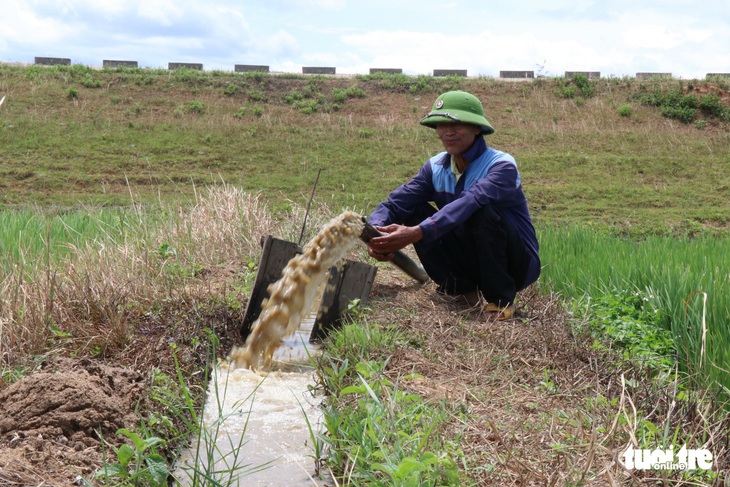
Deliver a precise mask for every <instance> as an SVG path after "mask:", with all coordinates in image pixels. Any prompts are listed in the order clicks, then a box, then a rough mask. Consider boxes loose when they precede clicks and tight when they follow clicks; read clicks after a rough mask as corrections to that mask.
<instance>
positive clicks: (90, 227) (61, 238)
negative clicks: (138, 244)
mask: <svg viewBox="0 0 730 487" xmlns="http://www.w3.org/2000/svg"><path fill="white" fill-rule="evenodd" d="M129 217H130V212H129V209H128V208H121V207H120V208H112V209H106V210H105V209H101V208H86V209H83V210H82V209H78V210H74V211H67V212H59V211H54V210H53V209H50V210H48V209H42V208H36V209H34V210H8V209H0V277H3V276H4V274H6V273H8V272H9V271H10V269H11V268H12V267H13V266H16V265H20V266H21V267H34V266H36V265H37V264H38V262H39V261H40V262H45V263H46V264H49V262H46V259H53V260H54V262H55V261H56V260H57V259H61V258H63V257H66V256H68V255H69V253H70V252H71V246H72V245H82V244H85V243H86V242H91V241H95V240H99V239H109V238H111V239H119V238H123V234H124V231H125V228H128V227H129V225H130V222H129Z"/></svg>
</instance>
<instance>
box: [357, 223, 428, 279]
mask: <svg viewBox="0 0 730 487" xmlns="http://www.w3.org/2000/svg"><path fill="white" fill-rule="evenodd" d="M362 221H363V222H364V223H365V227H364V228H363V230H362V234H360V240H362V241H363V242H365V243H368V242H370V239H372V238H374V237H380V236H382V235H383V234H382V233H380V232H379V231H378V230H377V229H376V228H375V227H374V226H372V225H371V224H370V223H368V221H367V219H366V218H365V217H362ZM389 262H390V263H391V264H393V265H394V266H396V267H397V268H399V269H400V270H402V271H403V272H405V273H406V274H408V275H409V276H411V277H412V278H413V279H415V280H416V281H418V282H420V283H421V284H424V283H425V282H426V281H428V279H429V278H428V274H426V271H425V270H424V269H423V267H421V265H420V264H418V263H417V262H416V261H414V260H413V259H411V258H410V257H408V256H407V255H406V254H405V253H404V252H403V251H402V250H396V251H395V252H393V258H392V259H391V260H390V261H389Z"/></svg>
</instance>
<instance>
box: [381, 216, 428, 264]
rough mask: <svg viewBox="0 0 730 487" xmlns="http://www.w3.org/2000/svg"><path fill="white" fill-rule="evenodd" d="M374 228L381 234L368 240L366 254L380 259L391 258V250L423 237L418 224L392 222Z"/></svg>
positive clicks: (386, 259)
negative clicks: (412, 225)
mask: <svg viewBox="0 0 730 487" xmlns="http://www.w3.org/2000/svg"><path fill="white" fill-rule="evenodd" d="M375 228H376V229H377V230H378V231H379V232H380V233H382V234H383V235H382V236H380V237H373V238H372V239H371V240H370V242H369V243H368V254H369V255H370V257H372V258H374V259H377V260H380V261H389V260H390V259H392V258H393V252H395V251H397V250H401V249H402V248H404V247H407V246H408V245H410V244H412V243H416V242H418V241H419V240H421V239H422V238H423V231H422V230H421V227H419V226H415V227H406V226H404V225H396V224H392V225H388V226H385V227H375Z"/></svg>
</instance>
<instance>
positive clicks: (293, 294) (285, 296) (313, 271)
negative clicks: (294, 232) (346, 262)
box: [230, 211, 364, 369]
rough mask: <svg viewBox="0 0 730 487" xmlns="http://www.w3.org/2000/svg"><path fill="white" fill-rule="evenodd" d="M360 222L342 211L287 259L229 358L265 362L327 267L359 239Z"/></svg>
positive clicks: (292, 327)
mask: <svg viewBox="0 0 730 487" xmlns="http://www.w3.org/2000/svg"><path fill="white" fill-rule="evenodd" d="M363 226H364V223H363V221H362V218H361V217H360V215H358V214H356V213H353V212H350V211H348V212H345V213H343V214H341V215H340V216H338V217H337V218H335V219H333V220H332V221H330V222H329V223H328V224H327V225H325V227H324V228H322V230H321V231H320V232H319V233H318V234H317V235H316V236H315V237H314V238H313V239H312V240H310V241H309V242H308V243H307V245H305V246H304V249H303V252H302V253H301V254H299V255H297V256H295V257H294V258H293V259H291V260H290V261H289V263H288V264H287V265H286V267H285V268H284V271H283V273H282V277H281V279H279V280H278V281H276V282H275V283H274V284H272V285H271V286H269V289H268V292H269V298H268V299H267V300H265V301H264V304H263V306H262V308H261V314H260V315H259V317H258V319H257V320H256V321H255V322H254V324H253V326H252V327H251V334H250V335H249V336H248V339H247V340H246V345H245V347H243V348H235V349H234V350H233V351H232V352H231V356H230V360H231V362H232V363H233V364H234V365H235V366H236V367H247V368H251V369H257V368H258V367H259V366H260V365H261V364H262V362H263V364H264V365H267V364H268V362H269V361H270V360H271V357H272V354H273V353H274V350H275V349H276V348H277V347H278V346H279V343H280V342H281V339H282V338H284V337H287V336H289V335H291V334H292V333H294V332H295V331H296V330H297V328H299V325H300V324H301V322H302V317H303V315H304V313H306V312H307V311H308V310H309V309H311V307H312V302H313V300H314V297H315V296H316V294H317V291H318V290H319V289H321V285H322V284H323V283H324V282H325V280H326V279H327V276H328V273H329V269H330V268H331V267H333V266H334V265H336V264H337V263H339V262H340V261H342V259H343V258H344V257H345V254H347V252H348V251H349V250H350V249H351V248H352V247H354V246H355V244H356V243H357V242H358V241H359V239H360V234H361V233H362V229H363Z"/></svg>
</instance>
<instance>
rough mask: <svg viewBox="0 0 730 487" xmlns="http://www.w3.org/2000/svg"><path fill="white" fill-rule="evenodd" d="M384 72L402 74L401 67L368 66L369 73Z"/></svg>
mask: <svg viewBox="0 0 730 487" xmlns="http://www.w3.org/2000/svg"><path fill="white" fill-rule="evenodd" d="M375 73H386V74H403V70H402V69H401V68H370V74H375Z"/></svg>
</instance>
